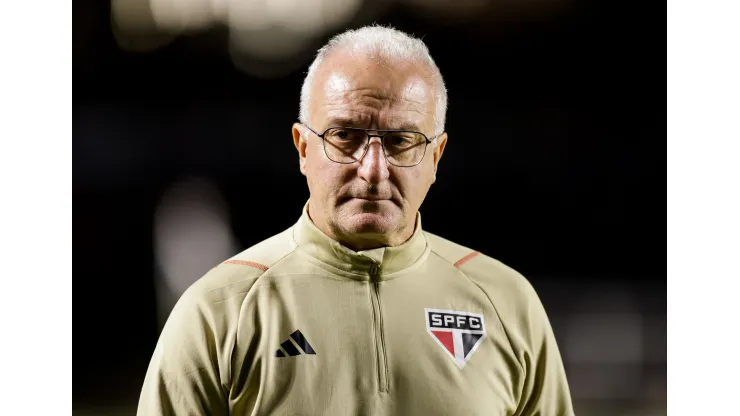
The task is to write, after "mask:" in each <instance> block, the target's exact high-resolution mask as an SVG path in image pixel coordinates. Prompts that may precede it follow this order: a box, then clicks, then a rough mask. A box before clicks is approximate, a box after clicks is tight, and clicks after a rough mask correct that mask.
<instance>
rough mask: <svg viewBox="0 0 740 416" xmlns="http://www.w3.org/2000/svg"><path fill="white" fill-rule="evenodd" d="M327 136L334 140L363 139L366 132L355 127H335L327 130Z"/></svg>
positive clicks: (352, 140)
mask: <svg viewBox="0 0 740 416" xmlns="http://www.w3.org/2000/svg"><path fill="white" fill-rule="evenodd" d="M326 138H327V139H329V140H334V141H351V142H354V141H363V140H364V139H365V133H364V132H362V131H359V130H353V129H344V128H334V129H330V130H329V131H327V132H326Z"/></svg>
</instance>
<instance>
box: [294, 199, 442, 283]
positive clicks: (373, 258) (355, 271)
mask: <svg viewBox="0 0 740 416" xmlns="http://www.w3.org/2000/svg"><path fill="white" fill-rule="evenodd" d="M293 239H294V241H295V243H296V244H297V245H298V248H299V249H300V250H302V251H303V252H304V253H306V254H308V255H309V256H310V257H312V258H314V259H316V260H319V262H320V263H323V264H328V265H329V266H332V267H333V268H336V269H339V270H342V271H344V272H347V273H349V277H351V278H353V279H355V280H389V279H392V278H393V277H395V276H396V275H397V274H396V273H398V272H401V271H404V270H405V269H408V268H409V267H411V266H413V265H414V264H415V263H417V262H418V261H419V260H422V257H426V255H428V253H429V249H428V244H427V240H426V237H425V236H424V233H423V232H422V229H421V214H420V213H418V212H417V214H416V229H415V230H414V234H413V235H412V236H411V238H410V239H409V240H408V241H406V242H405V243H403V244H401V245H400V246H395V247H380V248H375V249H371V250H364V251H354V250H352V249H350V248H347V247H345V246H343V245H342V244H340V243H339V242H337V241H336V240H334V239H332V238H330V237H329V236H327V235H326V234H324V233H323V232H322V231H321V230H319V228H318V227H316V225H315V224H314V223H313V221H312V220H311V218H309V216H308V203H306V205H305V206H304V207H303V213H302V214H301V217H300V219H299V220H298V222H297V223H296V224H295V225H294V226H293Z"/></svg>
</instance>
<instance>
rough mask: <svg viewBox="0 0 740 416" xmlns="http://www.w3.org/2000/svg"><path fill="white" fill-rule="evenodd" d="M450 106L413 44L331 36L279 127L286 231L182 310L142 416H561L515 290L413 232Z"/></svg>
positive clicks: (167, 335) (398, 36) (539, 316)
mask: <svg viewBox="0 0 740 416" xmlns="http://www.w3.org/2000/svg"><path fill="white" fill-rule="evenodd" d="M446 105H447V96H446V90H445V86H444V81H443V79H442V76H441V74H440V72H439V70H438V68H437V66H436V64H435V63H434V61H433V60H432V58H431V57H430V55H429V52H428V50H427V48H426V46H425V45H424V43H423V42H422V41H421V40H418V39H415V38H412V37H410V36H408V35H406V34H404V33H401V32H399V31H396V30H394V29H390V28H384V27H377V26H374V27H365V28H362V29H359V30H355V31H349V32H345V33H343V34H340V35H338V36H336V37H334V38H333V39H332V40H331V41H330V42H329V43H328V44H327V45H326V46H325V47H323V48H322V49H321V50H320V51H319V53H318V55H317V57H316V59H315V61H314V62H313V64H312V65H311V67H310V68H309V71H308V75H307V76H306V79H305V82H304V85H303V89H302V91H301V108H300V123H296V124H294V125H293V130H292V131H293V142H294V143H295V147H296V149H297V150H298V156H299V164H300V170H301V172H302V173H303V174H304V175H305V176H306V179H307V182H308V187H309V190H310V198H309V200H308V203H307V204H306V205H305V207H304V209H303V211H302V214H301V215H300V218H299V219H298V221H297V223H296V224H295V225H294V226H293V227H291V228H290V229H288V230H285V231H283V232H282V233H280V234H277V235H275V236H273V237H271V238H269V239H267V240H265V241H263V242H261V243H259V244H257V245H255V246H253V247H250V248H249V249H247V250H245V251H244V252H242V253H240V254H238V255H236V256H235V257H233V258H232V259H230V260H227V261H225V262H224V263H222V264H220V265H219V266H217V267H215V268H214V269H213V270H211V271H210V272H209V273H208V274H206V275H205V276H204V277H202V278H201V279H200V280H199V281H197V282H196V283H195V284H194V285H192V286H191V287H190V288H189V289H188V290H187V291H186V292H185V294H184V295H183V296H182V297H181V299H180V300H179V301H178V303H177V305H176V306H175V308H174V310H173V311H172V314H171V316H170V317H169V319H168V322H167V324H166V326H165V328H164V330H163V332H162V334H161V337H160V339H159V342H158V344H157V347H156V349H155V351H154V356H153V358H152V361H151V364H150V366H149V370H148V372H147V375H146V379H145V381H144V386H143V391H142V393H141V398H140V403H139V408H138V414H139V415H165V414H166V415H171V414H175V415H257V414H259V415H272V414H279V415H283V414H285V415H541V416H560V415H572V414H573V410H572V405H571V399H570V394H569V389H568V384H567V381H566V377H565V372H564V369H563V364H562V360H561V357H560V353H559V351H558V347H557V345H556V342H555V338H554V335H553V332H552V329H551V327H550V324H549V322H548V318H547V315H546V313H545V311H544V309H543V307H542V304H541V302H540V301H539V299H538V297H537V295H536V293H535V291H534V289H533V288H532V287H531V285H530V284H529V283H528V282H527V280H526V279H525V278H524V277H522V276H521V275H519V274H518V273H516V272H515V271H513V270H512V269H510V268H508V267H507V266H505V265H503V264H502V263H500V262H498V261H496V260H494V259H492V258H490V257H487V256H485V255H483V254H481V253H479V252H477V251H473V250H471V249H468V248H466V247H463V246H460V245H458V244H455V243H452V242H450V241H447V240H445V239H443V238H440V237H438V236H435V235H433V234H430V233H428V232H425V231H423V230H422V227H421V217H420V214H419V207H420V206H421V204H422V202H423V201H424V198H425V196H426V194H427V191H428V190H429V187H430V186H431V185H432V183H434V181H435V174H436V171H437V168H438V166H439V161H440V159H441V157H442V154H443V153H444V150H445V144H446V143H447V134H446V133H444V121H445V111H446Z"/></svg>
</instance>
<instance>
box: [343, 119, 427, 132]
mask: <svg viewBox="0 0 740 416" xmlns="http://www.w3.org/2000/svg"><path fill="white" fill-rule="evenodd" d="M364 124H366V121H365V120H363V119H362V118H358V117H332V118H330V119H329V124H328V126H329V127H334V126H336V127H355V128H364V127H362V126H363V125H364ZM380 130H403V131H421V130H420V129H419V126H417V125H416V124H414V123H408V122H407V123H401V124H399V125H397V126H395V127H394V128H390V129H380Z"/></svg>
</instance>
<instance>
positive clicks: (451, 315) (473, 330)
mask: <svg viewBox="0 0 740 416" xmlns="http://www.w3.org/2000/svg"><path fill="white" fill-rule="evenodd" d="M424 312H425V315H426V321H427V332H428V333H429V335H431V336H432V338H434V340H435V341H437V344H439V346H441V347H442V348H443V349H444V350H445V352H447V355H449V356H450V358H452V360H453V361H454V362H455V364H457V366H458V367H459V368H460V369H462V368H463V367H464V366H465V363H467V362H468V360H469V359H470V357H471V356H472V355H473V353H474V352H475V351H476V350H477V349H478V347H480V345H481V343H483V340H484V339H485V338H486V326H485V323H484V321H483V315H480V314H477V313H470V312H459V311H448V310H442V309H430V308H425V309H424Z"/></svg>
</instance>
